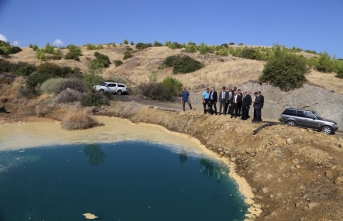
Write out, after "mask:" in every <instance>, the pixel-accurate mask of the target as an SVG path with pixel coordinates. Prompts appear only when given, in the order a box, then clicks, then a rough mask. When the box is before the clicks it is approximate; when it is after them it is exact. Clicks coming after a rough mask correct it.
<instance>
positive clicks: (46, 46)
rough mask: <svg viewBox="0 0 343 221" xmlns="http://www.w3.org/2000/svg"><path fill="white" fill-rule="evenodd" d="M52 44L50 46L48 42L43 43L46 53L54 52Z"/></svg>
mask: <svg viewBox="0 0 343 221" xmlns="http://www.w3.org/2000/svg"><path fill="white" fill-rule="evenodd" d="M54 49H55V47H54V46H51V45H50V44H49V43H47V44H46V45H45V48H44V52H45V53H48V54H54Z"/></svg>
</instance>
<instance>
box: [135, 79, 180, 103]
mask: <svg viewBox="0 0 343 221" xmlns="http://www.w3.org/2000/svg"><path fill="white" fill-rule="evenodd" d="M181 87H182V83H181V82H179V81H177V80H176V79H174V78H171V77H168V78H166V79H164V80H163V82H162V83H158V82H150V83H144V84H141V85H140V86H139V90H140V91H141V93H142V95H144V96H146V97H148V98H150V99H153V100H161V101H174V100H175V97H176V96H178V94H179V92H180V91H181Z"/></svg>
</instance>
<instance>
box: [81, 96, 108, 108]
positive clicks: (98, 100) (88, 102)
mask: <svg viewBox="0 0 343 221" xmlns="http://www.w3.org/2000/svg"><path fill="white" fill-rule="evenodd" d="M111 96H113V95H112V94H108V93H103V94H102V93H88V94H87V95H85V96H83V97H82V99H81V105H82V106H97V107H99V106H102V105H109V100H110V97H111Z"/></svg>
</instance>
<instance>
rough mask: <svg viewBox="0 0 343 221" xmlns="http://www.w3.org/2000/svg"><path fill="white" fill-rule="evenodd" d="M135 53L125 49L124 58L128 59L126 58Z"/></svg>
mask: <svg viewBox="0 0 343 221" xmlns="http://www.w3.org/2000/svg"><path fill="white" fill-rule="evenodd" d="M132 57H133V55H132V53H131V52H130V51H125V52H124V57H123V60H126V59H129V58H132Z"/></svg>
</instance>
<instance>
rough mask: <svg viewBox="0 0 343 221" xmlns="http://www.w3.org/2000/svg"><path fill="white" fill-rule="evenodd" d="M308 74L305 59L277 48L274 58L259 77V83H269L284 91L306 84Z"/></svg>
mask: <svg viewBox="0 0 343 221" xmlns="http://www.w3.org/2000/svg"><path fill="white" fill-rule="evenodd" d="M308 72H309V68H308V67H307V64H306V59H305V58H304V57H303V56H299V55H296V54H293V53H289V52H286V51H284V50H282V49H281V47H277V48H276V50H275V52H274V56H273V57H271V58H270V59H269V61H268V62H267V63H266V64H265V66H264V69H263V74H262V75H261V76H260V78H259V79H260V81H261V82H270V83H271V84H272V85H274V86H278V87H280V88H281V89H282V90H284V91H289V90H293V89H295V88H299V87H301V86H302V85H303V84H304V82H306V78H305V74H306V73H308Z"/></svg>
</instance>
